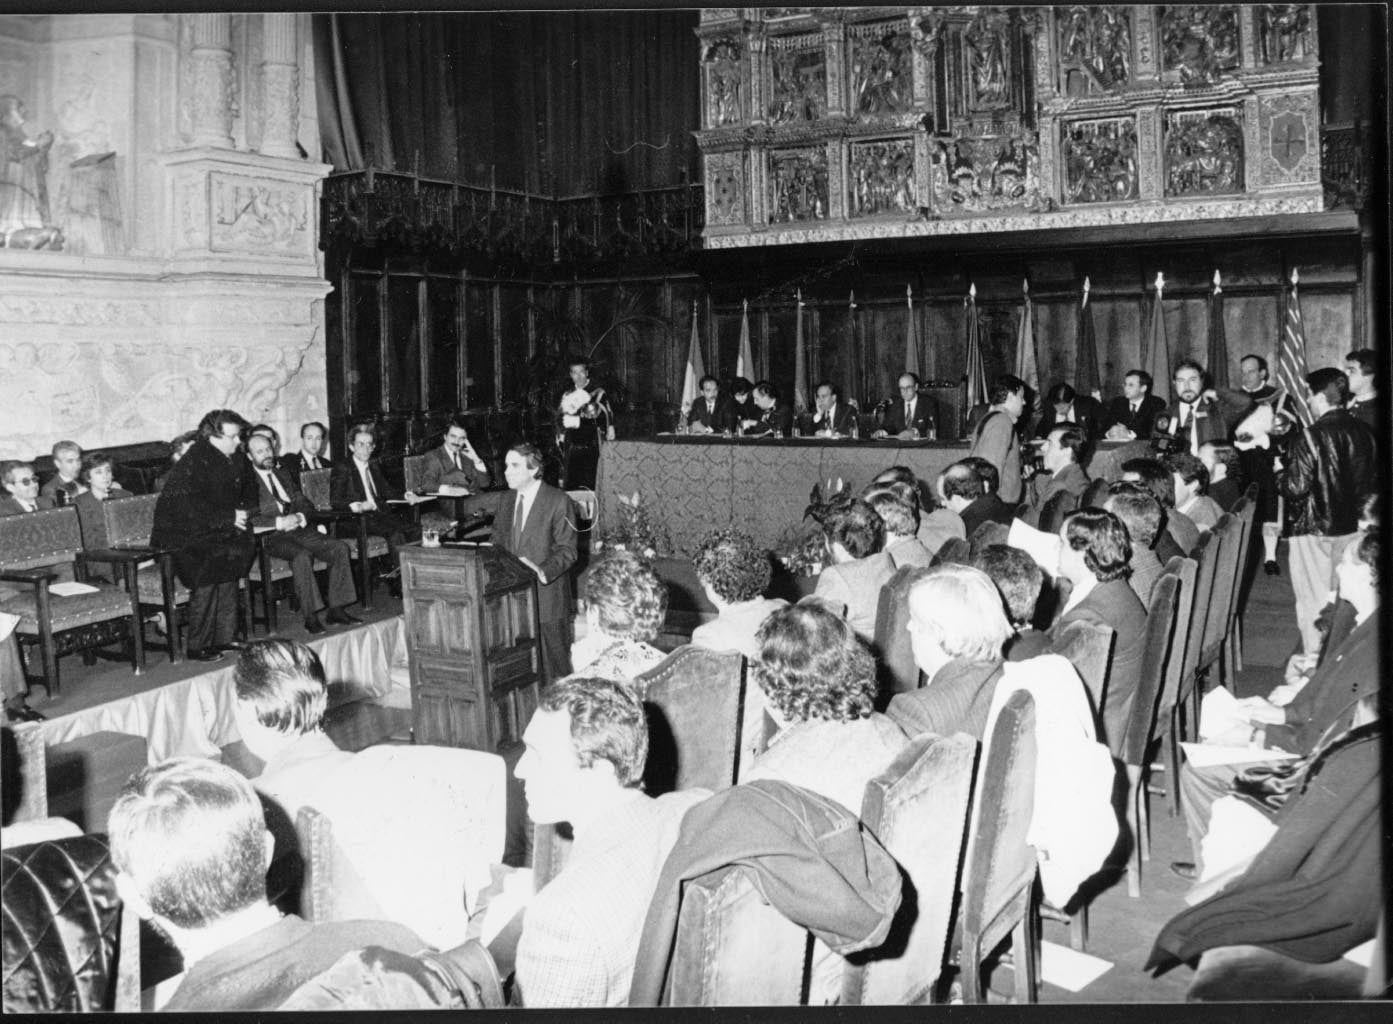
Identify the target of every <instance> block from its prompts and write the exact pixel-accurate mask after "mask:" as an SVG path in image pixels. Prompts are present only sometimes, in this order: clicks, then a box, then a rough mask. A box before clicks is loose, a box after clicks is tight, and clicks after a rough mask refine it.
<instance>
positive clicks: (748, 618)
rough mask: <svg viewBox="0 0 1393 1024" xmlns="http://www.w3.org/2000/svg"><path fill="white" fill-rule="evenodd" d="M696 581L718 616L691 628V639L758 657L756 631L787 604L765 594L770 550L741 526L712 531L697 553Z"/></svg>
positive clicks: (693, 641)
mask: <svg viewBox="0 0 1393 1024" xmlns="http://www.w3.org/2000/svg"><path fill="white" fill-rule="evenodd" d="M695 564H696V574H697V580H698V581H700V583H701V589H702V590H703V591H704V592H705V593H706V599H707V600H708V601H710V602H711V603H712V604H713V605H715V607H716V617H715V618H714V619H712V620H711V621H710V622H705V623H702V624H701V625H700V626H698V627H697V628H696V629H694V630H692V643H694V644H696V645H697V646H698V647H706V648H709V649H710V650H713V651H739V652H740V653H741V654H743V655H744V656H745V657H746V658H749V659H750V660H751V661H753V660H754V659H755V658H758V657H759V642H758V641H757V640H756V639H755V631H756V630H758V629H759V627H760V624H761V623H762V622H764V620H765V619H767V618H769V616H770V615H771V614H772V613H773V612H775V611H777V610H778V609H780V608H784V607H786V606H787V605H788V602H787V601H785V600H783V599H782V598H766V597H764V596H763V595H764V590H765V588H766V587H768V586H769V577H770V566H769V552H767V551H764V550H763V549H761V548H758V547H756V546H755V542H754V538H752V537H751V536H750V535H749V534H748V533H741V532H740V531H739V530H712V531H711V532H710V533H708V534H707V535H706V536H705V537H703V538H702V539H701V547H700V549H699V550H698V551H697V556H696V561H695Z"/></svg>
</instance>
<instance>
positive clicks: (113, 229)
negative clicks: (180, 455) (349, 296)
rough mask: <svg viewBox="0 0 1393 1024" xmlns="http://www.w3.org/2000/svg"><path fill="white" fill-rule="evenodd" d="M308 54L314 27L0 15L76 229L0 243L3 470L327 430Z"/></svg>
mask: <svg viewBox="0 0 1393 1024" xmlns="http://www.w3.org/2000/svg"><path fill="white" fill-rule="evenodd" d="M312 53H313V50H312V39H311V36H310V31H309V21H308V15H280V14H276V15H273V14H265V15H263V14H245V15H228V14H199V15H165V14H158V15H43V16H23V17H21V16H6V17H0V93H6V92H12V93H14V94H16V95H19V96H21V97H22V98H23V99H24V100H25V103H26V106H27V108H28V112H29V120H28V123H27V124H26V125H25V130H26V131H27V132H29V133H30V134H31V135H37V134H38V133H39V132H41V131H44V130H51V131H52V132H53V134H54V143H53V148H52V151H51V156H50V195H51V197H52V199H53V204H52V205H53V220H54V222H55V224H56V226H57V227H59V228H60V229H61V230H63V232H64V235H65V245H64V248H63V249H62V250H61V251H46V250H44V251H27V250H18V249H13V250H12V249H5V248H0V376H3V377H4V379H5V380H6V381H7V383H8V384H9V386H10V390H11V394H12V397H13V400H12V401H10V402H7V403H5V404H4V405H3V406H0V457H7V456H10V455H29V454H31V453H32V452H34V451H39V450H43V449H45V448H47V447H49V446H50V445H51V444H52V443H53V441H54V440H56V439H58V438H60V437H69V438H72V439H74V440H76V441H78V442H79V443H81V444H82V445H84V446H85V447H96V446H99V445H107V444H121V443H127V442H134V441H142V440H149V439H151V438H166V439H167V438H169V437H171V436H173V435H174V434H175V433H178V432H179V431H182V430H186V429H190V428H191V427H193V426H195V425H196V424H197V421H198V419H199V418H200V417H201V416H202V415H203V413H204V412H206V411H207V410H208V409H211V408H217V407H229V408H234V409H237V410H238V411H239V412H241V413H242V414H243V415H244V416H247V417H248V418H249V419H252V420H253V421H258V420H264V421H267V422H270V423H271V424H273V425H274V426H276V427H277V428H278V429H280V431H281V432H282V434H283V435H284V434H289V435H290V437H292V438H293V436H294V434H295V431H296V429H297V428H298V425H299V424H300V423H301V422H303V421H304V420H305V419H309V418H315V419H322V418H325V415H326V410H327V395H326V376H325V349H324V312H323V307H324V295H325V294H326V293H327V292H328V290H329V285H328V283H327V282H326V281H325V280H324V278H323V267H322V259H321V255H320V253H319V250H318V236H319V224H318V220H319V187H320V182H321V180H322V178H323V176H324V175H325V174H326V173H327V172H328V170H329V168H328V167H327V166H325V165H323V164H320V163H318V162H315V161H313V160H310V159H306V158H304V157H303V156H301V152H302V151H303V152H307V153H310V154H313V155H314V156H317V155H318V152H319V146H318V138H317V135H318V123H317V119H316V113H315V109H314V89H313V71H314V69H313V63H312ZM107 153H110V154H114V155H113V156H111V157H109V158H107V159H105V160H103V159H101V157H102V156H103V154H107ZM84 158H87V159H85V160H84ZM75 162H76V163H77V164H78V166H76V167H74V166H73V165H74V163H75Z"/></svg>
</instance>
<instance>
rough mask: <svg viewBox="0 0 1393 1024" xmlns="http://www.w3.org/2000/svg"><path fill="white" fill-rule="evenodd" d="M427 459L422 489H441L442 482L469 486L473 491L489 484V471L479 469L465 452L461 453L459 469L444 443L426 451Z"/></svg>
mask: <svg viewBox="0 0 1393 1024" xmlns="http://www.w3.org/2000/svg"><path fill="white" fill-rule="evenodd" d="M425 460H426V461H425V463H424V464H423V465H422V467H421V481H420V488H421V490H422V491H436V490H439V489H440V485H441V484H454V485H455V486H457V487H468V488H469V489H470V490H471V491H482V490H483V489H484V488H485V487H487V486H488V485H489V480H490V479H491V477H490V475H489V471H488V470H487V469H484V470H482V471H481V470H479V469H478V468H477V467H476V466H475V465H474V463H473V462H471V461H470V459H469V456H468V455H466V454H464V453H463V452H461V453H460V459H459V461H460V468H459V469H456V468H455V463H454V460H453V459H451V458H450V453H449V452H448V451H446V450H445V446H444V445H441V446H440V447H439V448H432V449H431V450H430V451H428V452H426V454H425Z"/></svg>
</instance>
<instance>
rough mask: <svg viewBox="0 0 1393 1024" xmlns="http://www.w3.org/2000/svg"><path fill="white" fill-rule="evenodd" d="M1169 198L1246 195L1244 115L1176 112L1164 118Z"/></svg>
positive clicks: (1224, 110)
mask: <svg viewBox="0 0 1393 1024" xmlns="http://www.w3.org/2000/svg"><path fill="white" fill-rule="evenodd" d="M1164 132H1165V143H1164V145H1165V180H1166V195H1167V196H1194V195H1201V196H1203V195H1226V194H1230V193H1235V192H1242V191H1243V112H1242V110H1241V109H1239V108H1237V107H1222V108H1218V109H1211V110H1177V111H1171V112H1169V113H1167V114H1166V116H1165V127H1164Z"/></svg>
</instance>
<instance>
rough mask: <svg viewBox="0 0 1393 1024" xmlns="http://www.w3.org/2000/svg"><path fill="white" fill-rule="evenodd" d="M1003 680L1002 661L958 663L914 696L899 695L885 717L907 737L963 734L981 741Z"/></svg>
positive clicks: (913, 694) (910, 694) (938, 675)
mask: <svg viewBox="0 0 1393 1024" xmlns="http://www.w3.org/2000/svg"><path fill="white" fill-rule="evenodd" d="M1000 680H1001V662H999V661H963V660H962V659H955V660H953V661H950V662H949V663H948V664H947V665H944V666H943V667H942V668H941V669H939V670H938V672H937V673H935V675H934V677H933V678H932V679H930V680H929V682H928V684H927V685H925V686H921V687H920V688H919V689H917V690H915V691H914V692H913V693H901V694H896V695H895V697H893V698H892V699H891V701H890V706H889V708H887V709H886V712H885V713H886V714H887V715H889V716H890V718H891V719H892V720H894V722H895V724H897V725H898V726H899V727H900V728H901V729H903V730H904V731H905V735H906V736H911V737H913V736H919V735H921V734H923V733H926V732H932V733H937V734H938V735H940V736H951V735H952V734H953V733H955V732H961V733H966V734H967V735H969V736H971V737H973V738H974V739H978V740H980V739H982V738H983V734H984V733H985V732H986V731H987V712H988V711H990V710H991V705H992V697H993V695H995V693H996V684H997V683H998V682H1000Z"/></svg>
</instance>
